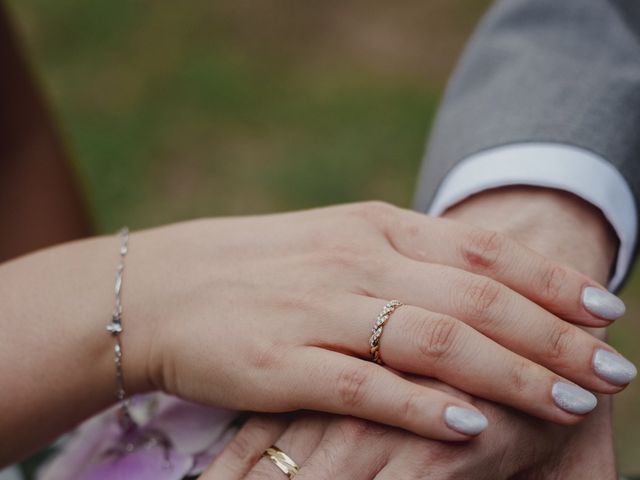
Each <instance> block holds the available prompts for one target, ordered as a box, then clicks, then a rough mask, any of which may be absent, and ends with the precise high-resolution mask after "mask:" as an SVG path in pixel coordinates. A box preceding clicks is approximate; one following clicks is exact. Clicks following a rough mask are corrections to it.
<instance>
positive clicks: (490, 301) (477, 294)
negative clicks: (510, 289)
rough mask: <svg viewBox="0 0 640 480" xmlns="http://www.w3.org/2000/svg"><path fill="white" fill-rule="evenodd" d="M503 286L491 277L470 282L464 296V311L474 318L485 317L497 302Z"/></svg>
mask: <svg viewBox="0 0 640 480" xmlns="http://www.w3.org/2000/svg"><path fill="white" fill-rule="evenodd" d="M501 290H502V287H501V286H500V284H499V283H497V282H496V281H494V280H491V279H490V278H481V279H478V280H474V281H472V282H470V284H469V285H467V286H466V288H465V290H464V294H463V296H462V300H463V306H462V308H463V311H464V312H465V313H466V314H467V315H469V316H470V317H472V318H476V319H477V318H481V317H485V316H486V315H487V314H488V313H489V312H490V311H491V309H492V308H493V307H494V306H495V305H496V304H497V302H498V300H499V297H500V293H501Z"/></svg>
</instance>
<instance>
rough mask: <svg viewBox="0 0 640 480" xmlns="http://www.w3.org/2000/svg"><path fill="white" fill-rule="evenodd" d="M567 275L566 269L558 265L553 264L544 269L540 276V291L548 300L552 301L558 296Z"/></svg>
mask: <svg viewBox="0 0 640 480" xmlns="http://www.w3.org/2000/svg"><path fill="white" fill-rule="evenodd" d="M566 277H567V270H566V269H565V268H563V267H561V266H559V265H553V266H550V267H547V268H545V269H544V272H543V274H542V278H541V281H540V283H541V285H540V287H541V291H542V294H543V295H544V297H545V298H546V299H547V300H549V301H554V300H556V299H557V298H558V297H559V296H560V292H561V290H562V285H563V284H564V281H565V279H566Z"/></svg>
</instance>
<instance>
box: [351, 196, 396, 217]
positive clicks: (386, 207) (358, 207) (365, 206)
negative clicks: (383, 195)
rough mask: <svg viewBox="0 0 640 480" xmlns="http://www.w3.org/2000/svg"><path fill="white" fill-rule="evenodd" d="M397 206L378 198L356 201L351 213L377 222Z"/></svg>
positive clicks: (391, 212) (393, 211) (390, 213)
mask: <svg viewBox="0 0 640 480" xmlns="http://www.w3.org/2000/svg"><path fill="white" fill-rule="evenodd" d="M396 208H397V207H395V206H393V205H391V204H390V203H387V202H383V201H380V200H370V201H368V202H361V203H357V204H355V205H354V206H353V210H352V213H353V214H355V215H356V216H357V217H360V218H363V219H364V220H367V221H372V222H377V221H378V220H379V219H380V218H381V217H388V216H390V215H393V214H394V213H395V210H396Z"/></svg>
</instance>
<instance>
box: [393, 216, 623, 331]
mask: <svg viewBox="0 0 640 480" xmlns="http://www.w3.org/2000/svg"><path fill="white" fill-rule="evenodd" d="M400 217H401V220H400V221H399V222H395V223H394V225H390V224H389V225H386V226H385V229H386V234H387V237H388V238H389V239H390V241H391V243H392V246H393V247H394V248H395V249H396V250H397V251H398V252H400V253H401V254H403V255H405V256H407V257H410V258H412V259H414V260H419V261H423V262H429V263H439V264H444V265H449V266H452V267H456V268H460V269H463V270H466V271H469V272H473V273H476V274H480V275H483V276H487V277H491V278H493V279H494V280H497V281H498V282H500V283H502V284H504V285H506V286H508V287H509V288H511V289H512V290H515V291H516V292H518V293H520V294H521V295H523V296H525V297H527V298H528V299H530V300H532V301H533V302H535V303H537V304H539V305H541V306H542V307H544V308H545V309H546V310H549V311H550V312H552V313H554V314H556V315H557V316H559V317H561V318H563V319H564V320H568V321H570V322H572V323H576V324H579V325H585V326H590V327H604V326H607V325H608V324H609V323H610V322H611V321H613V320H616V319H617V318H620V317H621V316H622V315H624V313H625V305H624V302H623V301H622V300H620V299H619V298H618V297H617V296H615V295H613V294H612V293H610V292H608V291H607V290H606V288H605V287H603V286H602V285H600V284H599V283H598V282H596V281H594V280H592V279H591V278H589V277H588V276H586V275H584V274H582V273H580V272H577V271H576V270H574V269H572V268H570V267H568V266H566V265H563V264H561V263H559V262H556V261H554V260H552V259H550V258H548V257H545V256H544V255H541V254H539V253H537V252H535V251H534V250H532V249H530V248H528V247H526V246H525V245H523V244H521V243H520V242H518V241H516V240H513V239H510V238H508V237H507V236H506V235H504V234H502V233H499V232H494V231H488V230H483V229H481V228H477V227H473V226H470V225H465V224H463V223H459V222H455V221H452V220H447V219H441V218H438V219H436V218H432V217H428V216H425V215H422V214H419V213H415V212H409V211H403V213H402V214H401V215H400Z"/></svg>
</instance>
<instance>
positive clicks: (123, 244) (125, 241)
mask: <svg viewBox="0 0 640 480" xmlns="http://www.w3.org/2000/svg"><path fill="white" fill-rule="evenodd" d="M128 250H129V229H128V228H127V227H123V228H122V230H120V260H119V262H118V268H117V269H116V286H115V299H116V305H115V308H114V309H113V314H112V315H111V323H109V325H107V332H109V333H110V334H111V336H112V337H113V338H114V339H115V341H116V343H115V346H114V352H115V365H116V398H117V399H118V402H119V404H120V407H119V409H118V423H119V424H120V428H122V430H123V431H125V432H128V431H130V430H132V428H134V427H135V426H136V425H135V422H134V421H133V419H132V418H131V414H130V413H129V402H128V400H127V393H126V391H125V389H124V374H123V370H122V342H121V341H120V334H121V333H122V332H123V328H122V295H121V292H122V277H123V275H124V259H125V257H126V256H127V251H128Z"/></svg>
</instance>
